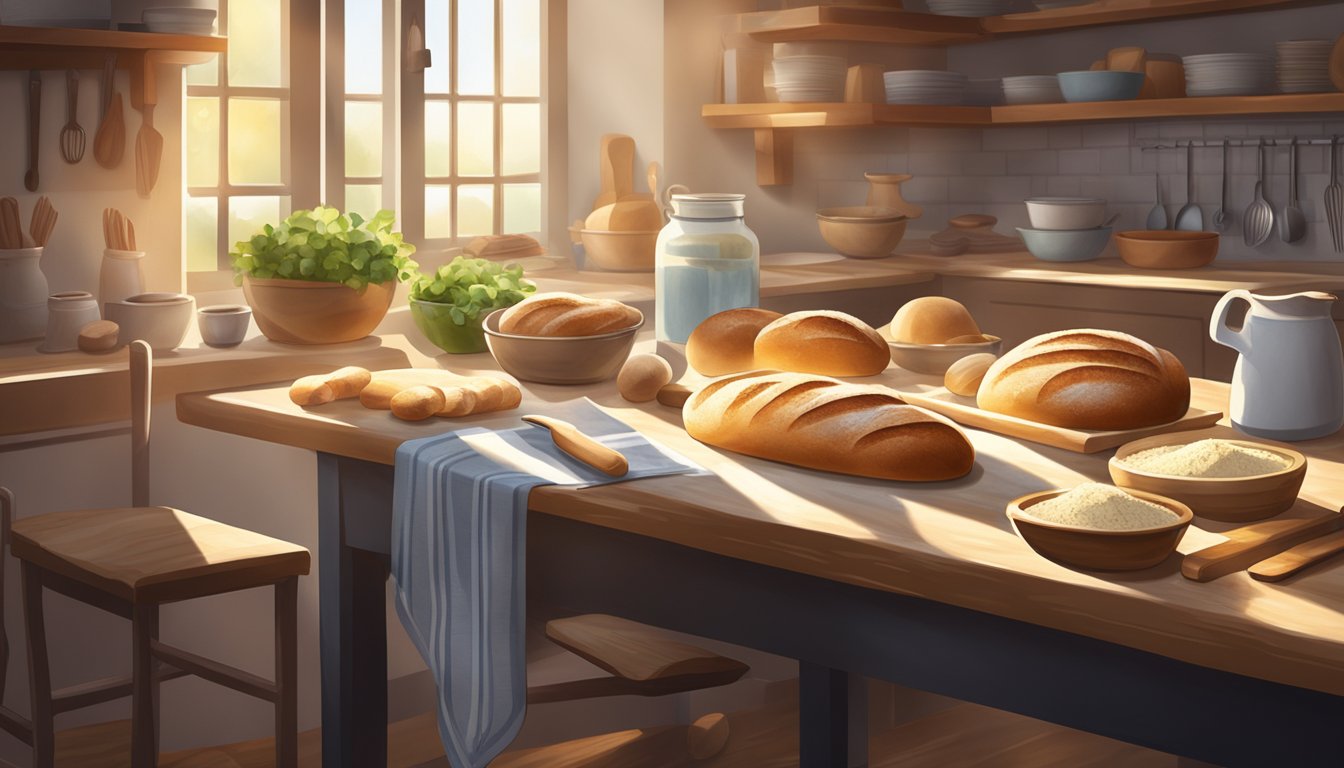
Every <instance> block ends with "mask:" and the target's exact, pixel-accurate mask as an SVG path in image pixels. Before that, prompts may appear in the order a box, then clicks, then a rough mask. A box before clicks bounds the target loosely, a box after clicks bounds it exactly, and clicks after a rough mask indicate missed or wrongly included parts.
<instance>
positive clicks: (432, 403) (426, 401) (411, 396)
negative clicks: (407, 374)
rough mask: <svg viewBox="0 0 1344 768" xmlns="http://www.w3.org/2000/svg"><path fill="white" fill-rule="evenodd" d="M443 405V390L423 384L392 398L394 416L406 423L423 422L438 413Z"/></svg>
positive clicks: (404, 390) (402, 391)
mask: <svg viewBox="0 0 1344 768" xmlns="http://www.w3.org/2000/svg"><path fill="white" fill-rule="evenodd" d="M443 404H444V396H443V391H442V390H440V389H439V388H438V387H433V386H430V385H428V384H422V385H420V386H417V387H411V388H410V389H403V390H401V391H400V392H398V393H397V394H395V395H393V396H392V415H393V416H396V417H397V418H399V419H405V420H406V421H423V420H424V419H428V418H429V417H430V416H433V415H434V414H436V413H438V412H439V411H440V410H441V409H442V408H443Z"/></svg>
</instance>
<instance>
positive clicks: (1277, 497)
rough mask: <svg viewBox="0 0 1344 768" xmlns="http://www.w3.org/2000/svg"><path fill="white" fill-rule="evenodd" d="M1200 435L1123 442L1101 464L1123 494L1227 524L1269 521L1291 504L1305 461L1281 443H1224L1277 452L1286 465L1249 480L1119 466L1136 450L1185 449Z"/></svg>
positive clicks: (1148, 438) (1239, 441)
mask: <svg viewBox="0 0 1344 768" xmlns="http://www.w3.org/2000/svg"><path fill="white" fill-rule="evenodd" d="M1203 437H1207V435H1204V436H1201V435H1192V434H1190V433H1188V432H1177V433H1175V434H1169V435H1157V436H1155V437H1145V438H1143V439H1142V440H1135V441H1134V442H1131V443H1125V444H1124V445H1122V446H1120V447H1119V448H1118V449H1117V450H1116V452H1115V456H1113V457H1111V460H1110V463H1109V464H1108V465H1107V467H1108V469H1110V472H1111V481H1112V482H1114V483H1115V484H1116V485H1118V486H1120V487H1121V488H1125V489H1127V490H1128V489H1134V490H1139V491H1147V492H1148V493H1156V494H1160V495H1162V496H1165V497H1167V498H1171V499H1175V500H1176V501H1179V502H1181V503H1182V504H1185V505H1187V506H1188V507H1190V509H1191V510H1193V511H1194V513H1195V514H1196V515H1199V516H1200V517H1205V518H1208V519H1210V520H1221V521H1225V522H1233V523H1244V522H1248V521H1251V520H1263V519H1265V518H1267V517H1273V516H1274V515H1277V514H1279V513H1280V512H1284V511H1286V510H1287V509H1288V508H1289V507H1291V506H1293V503H1294V502H1296V501H1297V493H1298V491H1299V490H1301V488H1302V480H1303V479H1305V478H1306V476H1307V457H1306V456H1303V455H1302V454H1301V453H1299V452H1297V451H1295V450H1293V449H1292V448H1288V447H1286V446H1282V445H1273V444H1269V443H1261V442H1255V441H1250V440H1237V439H1228V441H1229V442H1233V443H1236V444H1238V445H1242V446H1245V447H1247V448H1257V449H1259V450H1262V451H1268V452H1270V453H1274V454H1278V455H1279V456H1282V457H1283V458H1284V459H1286V460H1288V462H1289V464H1288V466H1287V467H1285V468H1284V469H1282V470H1280V471H1278V472H1271V473H1269V474H1267V475H1255V476H1253V477H1172V476H1170V475H1157V474H1153V473H1151V472H1144V471H1142V470H1139V469H1135V468H1133V467H1130V466H1128V465H1127V464H1125V463H1124V459H1125V457H1126V456H1130V455H1132V454H1135V453H1138V452H1139V451H1146V450H1148V449H1150V448H1159V447H1161V446H1166V445H1187V444H1189V443H1192V442H1195V441H1196V440H1200V439H1202V438H1203ZM1219 439H1227V438H1219Z"/></svg>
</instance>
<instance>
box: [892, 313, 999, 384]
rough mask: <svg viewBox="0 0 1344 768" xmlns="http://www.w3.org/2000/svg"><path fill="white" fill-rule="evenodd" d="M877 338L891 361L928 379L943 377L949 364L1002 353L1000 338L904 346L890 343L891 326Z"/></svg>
mask: <svg viewBox="0 0 1344 768" xmlns="http://www.w3.org/2000/svg"><path fill="white" fill-rule="evenodd" d="M877 335H879V336H881V337H882V338H883V339H884V340H885V341H886V342H887V348H888V349H889V350H891V362H893V363H895V364H897V365H899V366H900V367H902V368H904V369H906V370H907V371H913V372H914V373H923V374H926V375H929V376H942V375H943V374H945V373H947V369H948V368H951V367H952V364H953V363H955V362H957V361H958V360H960V359H961V358H963V357H970V356H971V355H978V354H981V353H982V352H988V353H989V354H991V355H994V356H995V357H997V356H998V355H999V353H1000V352H1001V351H1003V339H1001V338H999V337H998V336H991V335H989V334H987V333H985V334H981V337H982V338H983V339H984V340H983V341H979V342H973V343H967V344H906V343H904V342H900V341H892V339H891V325H890V324H887V325H884V326H882V327H881V328H878V329H877Z"/></svg>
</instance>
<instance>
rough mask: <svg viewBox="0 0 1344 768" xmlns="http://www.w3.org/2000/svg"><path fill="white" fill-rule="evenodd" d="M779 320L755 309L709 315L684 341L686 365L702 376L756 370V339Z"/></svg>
mask: <svg viewBox="0 0 1344 768" xmlns="http://www.w3.org/2000/svg"><path fill="white" fill-rule="evenodd" d="M781 317H783V315H781V314H779V313H778V312H771V311H770V310H768V309H758V308H756V307H744V308H742V309H729V310H725V311H723V312H719V313H717V314H713V315H710V316H709V317H707V318H705V320H704V322H702V323H700V324H699V325H697V326H696V327H695V330H694V331H691V335H690V337H689V338H687V339H686V362H687V363H689V364H690V366H691V367H692V368H694V369H695V370H697V371H699V372H700V373H702V374H704V375H705V376H722V375H724V374H726V373H738V372H740V371H751V370H755V369H756V368H757V365H756V363H755V359H756V353H755V346H756V336H757V335H758V334H760V332H761V329H762V328H764V327H766V326H767V325H769V324H771V323H773V322H774V321H776V320H778V319H779V318H781Z"/></svg>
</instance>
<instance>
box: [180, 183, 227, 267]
mask: <svg viewBox="0 0 1344 768" xmlns="http://www.w3.org/2000/svg"><path fill="white" fill-rule="evenodd" d="M182 215H183V218H185V219H186V226H185V230H186V234H185V238H186V248H187V271H188V272H213V271H215V270H217V269H219V241H218V236H219V200H218V199H217V198H213V197H188V198H186V199H185V200H183V201H182Z"/></svg>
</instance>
